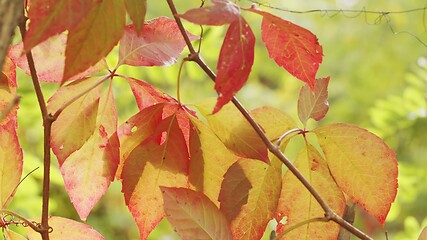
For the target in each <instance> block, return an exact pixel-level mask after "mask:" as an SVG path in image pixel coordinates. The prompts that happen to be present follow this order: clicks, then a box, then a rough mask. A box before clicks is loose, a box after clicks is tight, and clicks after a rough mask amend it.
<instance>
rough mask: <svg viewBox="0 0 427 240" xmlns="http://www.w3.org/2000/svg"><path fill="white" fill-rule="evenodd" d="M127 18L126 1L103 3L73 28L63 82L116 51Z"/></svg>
mask: <svg viewBox="0 0 427 240" xmlns="http://www.w3.org/2000/svg"><path fill="white" fill-rule="evenodd" d="M125 15H126V12H125V6H124V2H123V1H117V0H103V1H102V2H101V3H100V4H99V5H96V7H94V8H92V9H91V10H90V11H89V13H88V14H87V15H86V17H85V18H83V19H81V20H80V22H79V24H78V25H76V26H75V27H74V28H72V29H70V31H69V33H68V39H67V47H66V49H65V69H64V76H63V79H62V82H64V81H66V80H67V79H69V78H70V77H72V76H74V75H76V74H77V73H80V72H83V71H85V70H86V69H88V68H89V67H90V66H93V65H95V64H96V63H97V62H99V61H100V60H101V59H102V58H104V57H105V56H106V55H107V54H108V53H109V52H110V51H111V49H113V47H114V46H115V45H116V44H117V42H118V41H119V40H120V38H121V37H122V35H123V28H124V25H125Z"/></svg>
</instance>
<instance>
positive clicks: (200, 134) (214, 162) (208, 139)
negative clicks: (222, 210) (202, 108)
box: [189, 116, 237, 206]
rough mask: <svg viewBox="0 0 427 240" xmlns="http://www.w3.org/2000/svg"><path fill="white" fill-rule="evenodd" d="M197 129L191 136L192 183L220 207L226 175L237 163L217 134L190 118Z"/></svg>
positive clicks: (190, 178) (190, 177)
mask: <svg viewBox="0 0 427 240" xmlns="http://www.w3.org/2000/svg"><path fill="white" fill-rule="evenodd" d="M189 117H190V119H191V124H192V125H193V126H194V127H195V130H194V131H191V135H190V156H191V163H190V176H189V180H190V183H191V184H192V185H193V186H194V187H195V189H196V190H197V191H200V192H203V193H204V194H205V195H206V196H207V197H208V198H209V199H210V200H211V201H212V202H213V203H215V204H216V205H217V206H219V202H218V195H219V192H220V189H221V183H222V180H223V179H224V174H225V172H226V171H227V170H228V168H229V167H230V166H231V165H232V164H233V163H234V162H236V161H237V156H236V155H234V154H233V153H232V152H230V150H228V149H227V148H226V147H225V146H224V144H223V143H222V142H221V140H219V138H218V137H217V136H216V135H215V133H214V132H213V131H212V130H211V129H209V127H208V126H207V125H206V124H205V123H203V122H202V121H200V120H198V119H196V118H195V117H192V116H189Z"/></svg>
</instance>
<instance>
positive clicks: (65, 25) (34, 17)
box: [24, 0, 100, 51]
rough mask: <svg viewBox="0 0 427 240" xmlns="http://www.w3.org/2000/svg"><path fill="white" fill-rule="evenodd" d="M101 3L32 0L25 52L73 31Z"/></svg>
mask: <svg viewBox="0 0 427 240" xmlns="http://www.w3.org/2000/svg"><path fill="white" fill-rule="evenodd" d="M99 3H100V1H95V0H32V1H31V3H30V8H29V11H28V18H29V19H30V24H29V25H28V32H27V34H26V36H25V41H24V43H25V44H24V45H25V51H29V50H31V49H32V48H33V47H34V46H36V45H38V44H39V43H41V42H43V41H45V40H46V39H48V38H50V37H52V36H54V35H56V34H59V33H62V32H64V31H65V30H71V29H72V28H73V27H75V26H76V25H77V24H78V23H79V22H80V21H81V19H82V18H84V17H85V16H86V15H87V14H88V13H89V11H90V10H91V9H92V8H93V7H97V6H98V5H99Z"/></svg>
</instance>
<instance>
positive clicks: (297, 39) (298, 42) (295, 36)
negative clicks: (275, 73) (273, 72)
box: [247, 8, 323, 91]
mask: <svg viewBox="0 0 427 240" xmlns="http://www.w3.org/2000/svg"><path fill="white" fill-rule="evenodd" d="M247 10H249V11H251V12H255V13H257V14H260V15H262V16H263V19H262V25H261V30H262V32H261V35H262V41H263V42H264V43H265V46H266V47H267V50H268V53H269V56H270V58H272V59H274V61H275V62H276V63H277V64H278V65H279V66H281V67H283V68H285V69H286V70H287V71H288V72H289V73H290V74H292V75H293V76H295V77H296V78H298V79H300V80H301V81H303V82H306V83H307V84H308V85H309V86H310V88H311V89H312V90H313V91H314V85H315V83H316V73H317V70H318V69H319V64H320V63H322V58H323V53H322V46H320V45H319V42H318V41H317V37H316V35H314V34H313V33H312V32H310V31H309V30H307V29H305V28H302V27H300V26H298V25H296V24H293V23H291V22H289V21H286V20H284V19H281V18H279V17H277V16H274V15H272V14H270V13H267V12H263V11H261V10H256V9H254V8H251V9H247Z"/></svg>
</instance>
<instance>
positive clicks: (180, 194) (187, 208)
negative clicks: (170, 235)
mask: <svg viewBox="0 0 427 240" xmlns="http://www.w3.org/2000/svg"><path fill="white" fill-rule="evenodd" d="M160 189H161V191H162V194H163V200H164V209H165V212H166V214H167V218H168V220H169V221H170V222H171V223H172V225H173V226H174V227H175V228H176V231H177V232H178V234H179V235H180V236H181V237H182V238H183V239H189V240H191V239H221V240H231V239H232V238H231V232H230V228H229V226H228V223H227V220H226V219H225V217H224V215H223V214H222V213H221V212H220V211H219V209H218V208H217V206H216V205H215V204H214V203H213V202H212V201H210V200H209V198H207V197H206V196H205V195H203V193H200V192H195V191H193V190H190V189H185V188H167V187H160Z"/></svg>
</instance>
